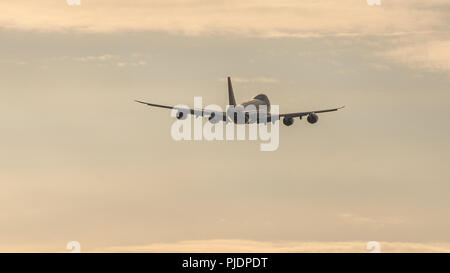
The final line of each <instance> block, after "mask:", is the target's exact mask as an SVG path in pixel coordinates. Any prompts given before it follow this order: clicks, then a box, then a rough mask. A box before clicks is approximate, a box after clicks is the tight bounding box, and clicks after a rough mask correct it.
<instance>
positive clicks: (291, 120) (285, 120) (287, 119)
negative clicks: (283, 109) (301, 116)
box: [283, 117, 294, 126]
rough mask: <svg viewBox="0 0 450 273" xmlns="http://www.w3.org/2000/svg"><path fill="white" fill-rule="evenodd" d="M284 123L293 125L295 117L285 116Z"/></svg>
mask: <svg viewBox="0 0 450 273" xmlns="http://www.w3.org/2000/svg"><path fill="white" fill-rule="evenodd" d="M283 124H284V125H286V126H291V125H292V124H294V119H293V118H289V117H285V118H283Z"/></svg>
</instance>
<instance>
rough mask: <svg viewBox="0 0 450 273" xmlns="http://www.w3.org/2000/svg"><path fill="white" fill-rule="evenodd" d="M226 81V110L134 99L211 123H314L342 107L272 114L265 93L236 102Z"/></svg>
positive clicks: (231, 88) (182, 115)
mask: <svg viewBox="0 0 450 273" xmlns="http://www.w3.org/2000/svg"><path fill="white" fill-rule="evenodd" d="M227 81H228V102H229V105H228V106H227V110H226V112H222V111H215V110H209V109H190V108H184V107H176V106H167V105H161V104H154V103H149V102H145V101H139V100H136V102H139V103H142V104H146V105H148V106H153V107H160V108H167V109H175V110H177V114H176V117H177V119H186V118H187V117H188V115H189V114H191V115H194V116H196V117H198V116H202V117H204V116H206V117H208V121H209V122H211V123H217V122H219V121H224V122H234V123H238V124H248V123H255V122H256V123H267V122H275V121H277V120H280V119H281V118H282V119H283V124H284V125H286V126H291V125H292V124H293V123H294V118H297V117H298V118H300V119H302V118H303V117H304V116H306V120H307V121H308V122H309V123H311V124H314V123H316V122H317V121H318V120H319V116H318V114H320V113H326V112H333V111H337V110H339V109H341V108H344V106H342V107H338V108H331V109H325V110H316V111H307V112H295V113H287V114H273V113H270V101H269V98H268V97H267V96H266V95H265V94H258V95H256V96H255V97H253V98H252V99H251V100H249V101H246V102H243V103H241V104H236V99H235V97H234V92H233V86H232V84H231V78H230V77H228V78H227Z"/></svg>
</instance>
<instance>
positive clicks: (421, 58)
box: [381, 40, 450, 71]
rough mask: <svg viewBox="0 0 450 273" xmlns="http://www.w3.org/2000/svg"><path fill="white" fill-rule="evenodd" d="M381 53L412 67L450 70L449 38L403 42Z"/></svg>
mask: <svg viewBox="0 0 450 273" xmlns="http://www.w3.org/2000/svg"><path fill="white" fill-rule="evenodd" d="M381 55H382V56H384V57H385V58H388V59H390V60H393V61H394V62H397V63H400V64H404V65H407V66H409V67H412V68H424V69H428V70H431V71H438V70H442V71H450V40H436V41H425V42H416V43H413V44H405V45H403V46H399V47H396V48H394V49H391V50H388V51H386V52H384V53H382V54H381Z"/></svg>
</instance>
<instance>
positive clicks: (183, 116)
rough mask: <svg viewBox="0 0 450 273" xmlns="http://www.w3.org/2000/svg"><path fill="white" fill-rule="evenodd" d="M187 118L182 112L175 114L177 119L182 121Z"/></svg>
mask: <svg viewBox="0 0 450 273" xmlns="http://www.w3.org/2000/svg"><path fill="white" fill-rule="evenodd" d="M186 118H187V113H185V112H183V111H178V112H177V119H181V120H184V119H186Z"/></svg>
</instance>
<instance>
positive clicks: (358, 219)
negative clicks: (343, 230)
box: [339, 213, 404, 228]
mask: <svg viewBox="0 0 450 273" xmlns="http://www.w3.org/2000/svg"><path fill="white" fill-rule="evenodd" d="M339 217H340V218H341V219H342V220H343V221H345V222H346V223H349V224H357V225H371V226H373V227H378V228H379V227H383V226H386V225H396V224H401V223H403V222H404V221H403V220H402V219H398V218H392V217H391V218H373V217H367V216H359V215H355V214H351V213H342V214H340V215H339Z"/></svg>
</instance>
